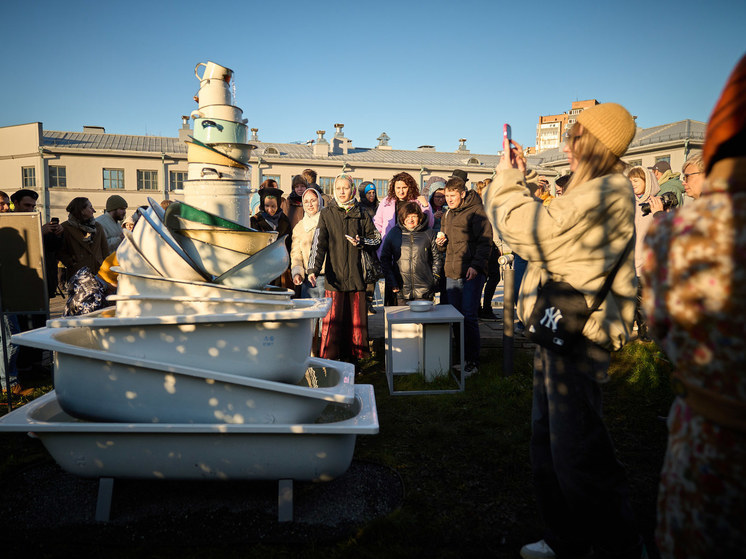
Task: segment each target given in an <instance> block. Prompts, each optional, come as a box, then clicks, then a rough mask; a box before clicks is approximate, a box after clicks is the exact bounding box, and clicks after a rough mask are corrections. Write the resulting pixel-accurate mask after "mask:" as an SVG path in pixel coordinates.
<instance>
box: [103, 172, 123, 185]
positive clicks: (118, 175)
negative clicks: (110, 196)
mask: <svg viewBox="0 0 746 559" xmlns="http://www.w3.org/2000/svg"><path fill="white" fill-rule="evenodd" d="M123 188H124V169H104V190H120V189H123Z"/></svg>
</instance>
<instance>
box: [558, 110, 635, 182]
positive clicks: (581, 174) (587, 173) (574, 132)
mask: <svg viewBox="0 0 746 559" xmlns="http://www.w3.org/2000/svg"><path fill="white" fill-rule="evenodd" d="M568 142H571V144H570V151H572V156H573V158H574V159H576V160H577V162H578V164H577V167H576V168H575V171H574V172H573V174H572V178H571V179H570V183H569V184H568V185H567V188H565V192H569V191H570V190H572V189H573V188H574V187H575V185H578V184H583V183H584V182H588V181H589V180H592V179H595V178H597V177H602V176H603V175H608V174H610V173H621V172H622V170H623V169H624V163H623V162H622V160H621V159H619V157H617V156H616V155H614V154H613V153H611V151H609V148H607V147H606V146H605V145H603V144H602V143H601V142H600V141H599V140H598V139H596V137H595V136H594V135H593V134H591V133H590V132H588V130H586V129H585V128H584V127H583V126H582V125H581V124H578V123H575V124H574V125H573V127H572V128H571V129H570V131H569V132H568Z"/></svg>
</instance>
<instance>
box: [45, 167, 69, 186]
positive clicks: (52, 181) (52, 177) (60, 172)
mask: <svg viewBox="0 0 746 559" xmlns="http://www.w3.org/2000/svg"><path fill="white" fill-rule="evenodd" d="M49 186H50V188H51V187H55V188H65V187H66V186H67V170H66V168H65V167H62V166H60V165H50V166H49Z"/></svg>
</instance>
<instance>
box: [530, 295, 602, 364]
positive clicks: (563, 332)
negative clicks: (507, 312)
mask: <svg viewBox="0 0 746 559" xmlns="http://www.w3.org/2000/svg"><path fill="white" fill-rule="evenodd" d="M589 316H590V310H589V309H588V305H587V304H586V302H585V297H584V296H583V294H582V293H581V292H580V291H578V290H577V289H575V288H574V287H573V286H572V285H570V284H569V283H567V282H565V281H552V280H550V281H548V282H547V283H545V284H544V285H542V286H541V287H540V288H539V296H538V297H537V298H536V305H534V310H533V312H532V313H531V318H529V320H528V324H527V325H526V326H527V331H528V339H529V340H531V341H532V342H534V343H537V344H539V345H540V346H542V347H545V348H547V349H551V350H553V351H555V352H557V353H559V354H561V355H566V354H568V353H571V352H572V351H573V349H575V348H576V347H577V345H578V342H579V341H580V340H581V338H582V337H583V328H584V327H585V323H586V322H588V317H589Z"/></svg>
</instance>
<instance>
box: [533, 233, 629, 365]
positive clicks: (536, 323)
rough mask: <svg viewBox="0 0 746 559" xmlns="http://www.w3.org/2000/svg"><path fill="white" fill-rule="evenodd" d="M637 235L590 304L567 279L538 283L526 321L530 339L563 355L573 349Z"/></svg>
mask: <svg viewBox="0 0 746 559" xmlns="http://www.w3.org/2000/svg"><path fill="white" fill-rule="evenodd" d="M633 242H634V236H633V237H632V239H630V241H629V243H628V244H627V247H626V248H625V249H624V252H623V253H622V255H621V256H620V257H619V259H618V260H617V262H616V264H614V268H612V270H611V271H610V272H609V274H608V275H607V276H606V280H605V281H604V285H603V287H601V290H600V291H599V292H598V293H597V294H596V298H595V299H594V301H593V305H592V306H591V307H590V308H589V307H588V304H587V303H586V302H585V296H584V295H583V294H582V293H581V292H580V291H578V290H577V289H575V288H574V287H573V286H572V285H570V284H569V283H567V282H565V281H554V280H549V281H548V282H546V283H544V284H543V285H541V286H540V287H539V294H538V296H537V298H536V304H535V305H534V310H533V311H532V312H531V316H530V318H529V319H528V324H526V332H527V336H528V339H529V340H531V341H532V342H534V343H536V344H539V345H540V346H542V347H544V348H547V349H551V350H552V351H555V352H556V353H559V354H561V355H567V354H569V353H572V352H573V351H574V350H575V349H576V348H577V346H578V343H579V342H580V341H581V340H582V338H583V328H585V323H586V322H588V317H590V316H591V314H593V313H594V312H596V311H597V310H598V308H599V307H600V306H601V303H603V301H604V299H606V295H608V293H609V290H610V289H611V284H612V283H613V281H614V277H615V276H616V274H617V272H618V271H619V268H620V267H621V266H622V262H624V259H625V258H626V257H627V255H628V254H629V251H630V250H631V249H632V244H633Z"/></svg>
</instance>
